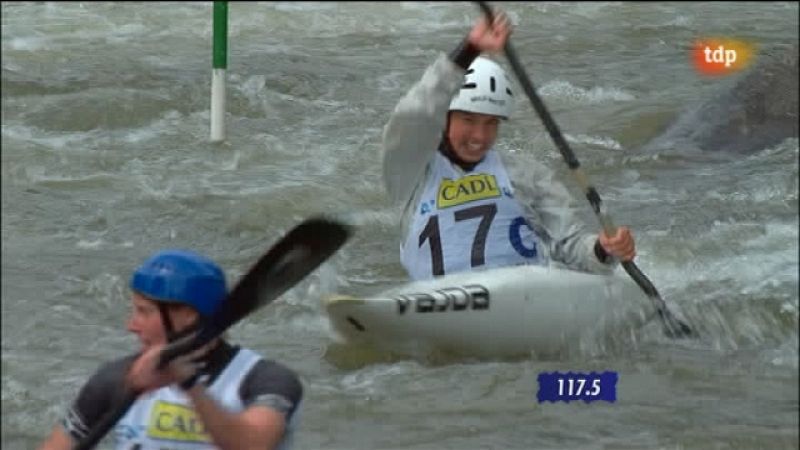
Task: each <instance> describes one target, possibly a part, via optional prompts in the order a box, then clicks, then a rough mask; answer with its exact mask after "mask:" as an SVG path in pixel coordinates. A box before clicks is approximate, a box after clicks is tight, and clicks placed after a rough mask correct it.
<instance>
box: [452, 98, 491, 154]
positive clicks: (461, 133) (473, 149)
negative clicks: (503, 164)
mask: <svg viewBox="0 0 800 450" xmlns="http://www.w3.org/2000/svg"><path fill="white" fill-rule="evenodd" d="M499 126H500V118H499V117H497V116H491V115H488V114H479V113H471V112H465V111H451V112H450V125H449V128H448V129H447V138H448V139H449V140H450V146H451V147H452V149H453V153H455V154H456V156H458V157H459V158H461V160H463V161H465V162H468V163H475V162H478V161H480V160H481V159H483V157H484V155H486V152H488V151H489V149H490V148H492V145H494V141H495V139H496V138H497V129H498V127H499Z"/></svg>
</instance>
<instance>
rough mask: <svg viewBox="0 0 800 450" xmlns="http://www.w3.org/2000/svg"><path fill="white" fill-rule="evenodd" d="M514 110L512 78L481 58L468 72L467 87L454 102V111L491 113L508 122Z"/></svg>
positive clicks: (487, 60)
mask: <svg viewBox="0 0 800 450" xmlns="http://www.w3.org/2000/svg"><path fill="white" fill-rule="evenodd" d="M513 108H514V97H513V94H512V93H511V79H510V78H508V74H506V72H505V70H503V68H502V67H500V66H499V65H498V64H497V63H496V62H494V61H492V60H491V59H487V58H483V57H480V56H479V57H477V58H475V61H473V62H472V64H470V66H469V69H467V74H466V76H465V77H464V84H463V85H462V86H461V90H460V91H458V94H456V96H455V97H453V100H452V101H451V102H450V111H453V110H458V111H467V112H474V113H480V114H489V115H492V116H500V117H502V118H504V119H508V118H509V116H511V111H512V109H513Z"/></svg>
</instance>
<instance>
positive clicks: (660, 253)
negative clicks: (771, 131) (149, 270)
mask: <svg viewBox="0 0 800 450" xmlns="http://www.w3.org/2000/svg"><path fill="white" fill-rule="evenodd" d="M503 6H505V8H506V9H507V11H508V12H509V13H510V15H511V17H512V19H513V20H514V22H515V23H516V25H517V28H516V29H515V31H514V34H513V36H512V42H513V44H514V46H515V48H516V50H517V53H518V55H519V56H520V59H521V60H522V62H523V63H524V64H525V66H526V68H527V71H528V73H529V74H530V75H531V77H532V79H533V81H534V83H535V84H536V86H537V88H538V89H539V92H540V94H541V96H542V98H543V99H544V101H545V102H546V103H547V105H548V107H549V108H550V110H551V112H552V114H553V116H554V118H555V120H556V121H557V123H558V124H559V125H560V126H561V128H562V131H563V132H564V133H565V134H566V136H567V139H568V141H569V142H570V144H571V145H572V147H573V150H574V151H575V152H576V154H577V156H578V158H579V159H580V161H581V163H582V165H583V166H584V168H585V170H586V172H587V173H588V175H589V177H590V178H591V180H592V181H593V182H594V184H595V185H596V186H597V188H598V191H599V192H600V195H601V196H602V198H603V199H604V201H605V203H606V204H607V206H608V209H609V212H610V214H611V216H612V217H613V218H614V220H615V222H617V223H619V224H627V225H629V226H630V227H631V228H632V229H633V231H634V233H635V236H636V239H637V244H638V257H637V260H636V262H637V264H638V265H639V267H640V268H641V269H642V270H643V271H644V272H645V273H646V274H647V275H648V276H649V278H650V279H651V280H652V281H653V283H654V284H655V285H656V287H657V288H658V289H659V291H660V292H661V294H662V295H663V297H664V298H665V299H667V301H668V303H670V304H672V305H674V307H676V308H680V309H681V310H682V311H683V313H684V314H685V315H686V317H687V318H688V319H689V320H691V321H692V323H694V324H696V325H697V327H698V329H700V330H701V331H702V333H703V334H702V335H703V337H702V338H701V339H698V340H693V341H675V340H671V339H669V338H667V337H666V336H664V334H663V333H662V332H661V329H660V327H658V325H657V324H655V323H653V324H649V325H648V326H645V327H644V328H643V329H641V330H638V331H637V333H636V334H635V335H634V336H625V337H624V339H622V338H623V337H620V338H621V339H622V340H623V342H624V343H625V345H620V346H613V347H608V348H604V347H603V346H599V347H598V346H593V347H592V348H591V349H588V348H587V349H585V350H583V351H582V350H580V349H578V351H572V352H569V354H564V355H561V356H560V357H553V358H548V359H539V358H536V357H531V358H523V359H515V360H481V361H475V360H447V361H430V360H426V359H424V358H396V357H392V358H389V357H383V356H381V355H366V354H362V353H360V352H359V351H357V350H356V349H352V348H349V347H347V346H340V345H337V344H335V340H334V338H335V337H334V335H333V333H332V331H331V327H330V325H329V323H328V321H327V318H326V316H325V314H324V312H323V311H322V309H321V307H320V299H321V298H322V297H324V296H326V295H329V294H332V293H346V294H356V295H363V294H366V293H370V292H377V291H379V290H381V289H383V288H385V287H389V286H394V285H397V284H400V283H402V282H404V281H405V273H404V271H403V269H402V267H401V266H400V264H399V254H398V243H399V239H400V236H399V229H398V220H399V215H400V211H399V209H398V208H396V207H393V206H392V205H390V204H389V202H388V200H387V196H386V194H385V191H384V190H383V186H382V180H381V176H380V174H381V155H380V142H381V130H382V127H383V125H384V124H385V122H386V120H387V119H388V116H389V113H390V111H391V110H392V108H393V106H394V104H395V103H396V102H397V101H398V100H399V98H400V97H401V96H402V95H403V93H404V92H405V91H406V90H407V89H408V88H409V87H410V86H411V85H412V84H413V83H414V82H415V81H416V80H417V79H418V78H419V77H420V76H421V75H422V72H423V70H424V69H425V67H426V66H427V65H428V64H429V63H430V62H432V61H433V60H434V58H435V57H436V55H437V54H438V52H440V51H445V52H449V51H451V50H452V49H453V48H454V47H455V45H456V44H457V42H458V41H459V39H461V38H462V37H463V36H464V35H465V34H466V32H467V30H468V29H469V27H470V26H471V24H472V22H473V21H474V19H475V18H476V17H477V15H478V10H477V8H476V7H475V6H474V4H471V3H469V2H456V3H414V2H403V3H391V2H390V3H381V4H377V3H366V2H364V3H362V2H354V3H333V2H331V3H328V2H325V3H291V2H253V3H250V2H245V3H232V4H231V5H230V24H229V27H230V30H229V32H230V49H229V50H230V52H229V53H230V54H229V74H228V111H227V128H228V138H227V140H226V141H225V142H224V143H221V144H212V143H210V142H209V99H210V82H211V36H212V31H211V11H212V7H211V2H205V3H183V2H175V3H170V2H153V3H135V2H125V3H122V2H119V3H118V2H113V3H112V2H108V3H94V2H85V3H77V2H75V3H60V2H53V3H50V2H29V3H21V2H3V3H2V447H3V448H4V449H30V448H34V447H35V446H36V445H37V444H38V443H39V442H40V441H41V440H42V439H43V438H44V437H45V436H46V434H47V433H48V432H49V431H50V429H51V428H52V426H53V424H55V423H56V421H57V420H59V419H60V418H61V416H62V415H63V414H64V412H65V409H66V408H67V407H68V405H69V403H70V402H71V401H72V399H73V398H74V396H75V395H76V393H77V390H78V389H79V388H80V386H81V385H82V383H83V382H84V380H85V379H86V378H87V377H88V376H89V375H90V374H91V373H92V371H94V370H95V369H96V368H97V366H98V365H99V364H100V363H101V362H103V361H105V360H108V359H111V358H115V357H117V356H119V355H122V354H125V353H129V352H130V351H132V350H133V349H134V348H135V340H134V338H133V337H132V336H130V335H129V334H128V333H126V331H125V328H124V320H125V315H126V314H127V312H128V309H129V303H128V296H129V291H128V289H127V281H128V277H129V275H130V272H131V270H132V269H133V268H134V267H135V266H136V265H137V264H139V263H140V262H141V261H142V260H143V258H145V257H146V256H147V255H149V254H150V253H151V252H153V251H154V250H156V249H159V248H162V247H189V248H193V249H196V250H199V251H201V252H203V253H206V254H208V255H210V256H212V257H214V258H215V259H217V260H218V261H219V262H220V263H221V264H222V265H223V266H224V267H225V269H226V272H227V275H228V276H229V279H230V280H231V281H232V282H233V281H235V280H236V279H238V277H239V276H240V275H241V274H242V273H243V271H245V270H246V269H247V267H248V266H249V265H250V264H251V263H252V262H253V261H254V260H255V259H256V258H257V257H258V255H259V254H261V253H262V252H263V251H264V250H265V249H267V248H268V247H269V246H270V245H271V244H272V243H273V242H274V241H275V240H276V239H277V238H278V237H279V236H281V235H282V233H284V232H285V231H287V230H288V229H290V228H291V227H292V226H294V225H295V224H297V223H298V222H300V221H301V220H302V219H304V218H305V217H308V216H310V215H313V214H317V213H325V214H345V215H346V216H347V217H348V218H350V219H351V220H353V221H354V223H356V224H357V225H358V229H357V233H356V235H355V236H354V238H353V239H352V240H351V241H350V242H349V243H348V244H347V246H346V247H345V248H344V249H343V250H342V251H340V252H339V253H337V254H336V255H335V256H334V258H332V259H331V260H330V261H329V262H328V263H326V264H325V265H324V266H323V267H322V268H321V269H320V270H318V271H316V272H315V273H314V274H312V275H311V276H309V277H308V278H307V279H306V280H304V281H303V282H302V283H300V284H299V285H297V286H296V287H295V288H294V289H292V290H291V291H289V292H288V293H287V294H286V295H284V296H283V297H282V298H281V299H279V300H278V301H276V302H275V303H274V304H273V305H270V306H269V307H268V308H265V309H264V310H261V311H259V312H258V313H256V314H255V315H254V316H252V317H250V318H248V319H246V320H245V321H244V322H242V323H241V324H239V325H237V326H236V327H235V328H234V329H233V330H232V332H231V339H232V340H234V341H236V342H238V343H242V344H244V345H247V346H249V347H252V348H254V349H256V350H258V351H259V352H262V353H263V354H265V355H267V356H269V357H271V358H275V359H278V360H280V361H282V362H283V363H285V364H287V365H288V366H290V367H292V368H293V369H295V370H296V371H297V372H298V374H300V376H301V378H302V380H303V383H304V387H305V394H306V397H305V405H304V411H303V416H302V419H303V420H302V423H301V425H300V429H299V432H298V435H297V448H301V449H343V450H344V449H489V448H492V449H534V448H536V449H539V448H547V449H563V448H568V449H761V448H769V449H796V448H797V446H798V165H797V161H798V140H797V138H789V139H785V140H783V141H782V142H779V143H777V144H775V145H771V146H768V147H765V148H759V149H754V150H753V151H751V152H745V153H731V152H727V151H726V150H725V149H724V148H714V149H703V150H702V151H697V150H696V149H688V148H672V149H667V150H664V151H658V152H643V151H641V150H640V148H641V147H642V146H643V145H644V144H645V143H646V142H647V141H649V140H650V139H651V138H653V137H655V136H656V135H657V134H658V133H659V132H660V131H661V130H663V129H664V128H665V127H666V126H667V125H668V124H669V123H670V122H671V121H672V120H673V119H675V118H676V117H678V116H679V115H680V114H681V111H682V110H683V109H684V108H685V107H686V106H687V105H690V104H692V103H693V102H696V101H699V100H702V99H704V98H707V97H709V96H711V95H712V94H714V93H715V92H717V91H718V90H719V89H724V88H725V87H726V86H728V85H730V82H731V80H732V79H733V78H731V77H725V78H707V77H704V76H701V75H699V74H698V72H697V71H696V70H695V68H694V67H693V66H692V63H691V49H692V44H693V42H694V40H695V39H696V38H698V37H706V36H722V37H731V38H738V39H742V40H747V41H749V42H753V43H756V44H758V45H759V46H769V45H785V44H794V45H796V44H797V41H798V4H797V3H796V2H795V3H766V2H765V3H727V2H713V3H624V2H612V3H565V2H556V3H536V4H532V3H505V4H503ZM760 48H761V47H760ZM502 61H503V62H505V60H502ZM506 67H508V66H507V64H506ZM795 74H796V71H795ZM795 95H796V90H795ZM795 105H796V103H795ZM795 108H796V106H795ZM795 111H796V109H795ZM696 126H697V127H699V128H700V127H703V126H704V124H703V123H697V124H696ZM498 148H499V149H500V151H502V152H516V153H517V154H518V156H521V157H523V158H530V159H531V160H533V159H538V160H540V161H544V162H545V163H546V164H548V165H550V166H551V167H553V168H555V169H557V171H558V173H559V175H560V176H561V179H562V180H563V182H564V183H565V184H567V185H568V186H569V187H570V189H572V190H573V192H574V193H575V195H576V202H575V204H576V207H577V208H578V210H579V212H580V214H581V217H583V218H584V219H585V220H586V223H587V224H588V225H589V226H590V227H597V224H596V220H594V217H593V216H592V215H591V210H590V209H589V206H588V204H587V203H586V202H585V201H584V200H583V198H582V197H581V196H580V192H579V191H578V189H577V188H576V187H575V184H574V182H573V180H572V179H571V178H570V174H569V172H568V171H567V169H566V167H565V166H564V164H563V162H562V160H561V158H560V155H559V153H558V152H557V150H556V149H555V146H554V145H553V144H552V142H551V140H550V138H549V136H548V135H547V133H546V132H545V130H544V128H543V127H542V125H541V122H540V121H539V119H538V118H537V117H536V115H535V113H534V111H533V109H532V108H531V106H530V105H529V104H527V102H525V101H519V102H518V103H517V108H516V110H515V115H514V117H513V118H512V120H510V121H509V122H507V123H504V124H503V125H502V128H501V133H500V138H499V140H498ZM620 270H621V269H620ZM553 370H559V371H562V372H566V371H569V370H572V371H590V370H612V371H616V372H618V374H619V381H618V392H617V401H616V402H614V403H608V402H596V403H590V404H586V403H583V402H578V403H569V404H567V403H555V404H553V403H541V404H540V403H538V402H537V399H536V392H537V389H538V386H537V375H538V374H539V373H541V372H544V371H553ZM104 445H109V443H106V444H104Z"/></svg>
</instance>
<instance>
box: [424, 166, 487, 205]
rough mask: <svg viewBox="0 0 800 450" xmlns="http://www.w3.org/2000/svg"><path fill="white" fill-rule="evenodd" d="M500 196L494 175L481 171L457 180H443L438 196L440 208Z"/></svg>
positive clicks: (437, 202) (437, 201)
mask: <svg viewBox="0 0 800 450" xmlns="http://www.w3.org/2000/svg"><path fill="white" fill-rule="evenodd" d="M491 197H500V189H498V188H497V179H496V178H495V177H494V175H489V174H485V173H479V174H476V175H469V176H466V177H463V178H459V179H457V180H442V182H441V184H439V193H438V195H437V196H436V206H437V207H438V208H440V209H441V208H449V207H451V206H455V205H461V204H463V203H468V202H471V201H475V200H482V199H484V198H491Z"/></svg>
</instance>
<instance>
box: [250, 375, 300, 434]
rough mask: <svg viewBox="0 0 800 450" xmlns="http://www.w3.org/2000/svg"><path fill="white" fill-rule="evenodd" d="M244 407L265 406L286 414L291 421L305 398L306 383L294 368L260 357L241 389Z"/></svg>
mask: <svg viewBox="0 0 800 450" xmlns="http://www.w3.org/2000/svg"><path fill="white" fill-rule="evenodd" d="M239 395H240V396H241V398H242V403H243V404H244V406H245V407H246V408H247V407H250V406H254V405H260V406H266V407H268V408H271V409H274V410H276V411H278V412H281V413H283V414H284V415H285V416H286V421H287V422H288V421H289V419H290V418H291V417H292V415H293V414H294V413H295V411H296V410H297V408H298V406H299V405H300V401H301V400H302V399H303V385H302V384H301V383H300V379H299V378H298V377H297V374H295V373H294V372H293V371H292V370H291V369H289V368H288V367H286V366H284V365H282V364H280V363H278V362H275V361H266V360H261V361H259V362H258V363H256V365H255V366H253V368H252V369H251V370H250V372H249V373H248V374H247V376H246V377H245V379H244V382H243V383H242V386H241V388H240V389H239Z"/></svg>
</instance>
